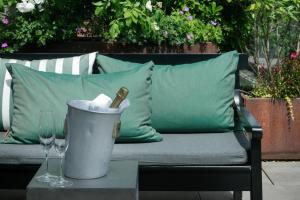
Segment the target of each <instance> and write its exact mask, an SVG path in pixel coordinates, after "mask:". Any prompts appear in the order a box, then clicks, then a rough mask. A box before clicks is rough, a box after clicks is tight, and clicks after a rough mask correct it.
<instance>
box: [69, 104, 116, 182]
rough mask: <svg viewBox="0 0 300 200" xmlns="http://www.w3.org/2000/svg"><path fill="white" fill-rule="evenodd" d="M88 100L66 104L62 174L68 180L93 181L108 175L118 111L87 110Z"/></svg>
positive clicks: (110, 109)
mask: <svg viewBox="0 0 300 200" xmlns="http://www.w3.org/2000/svg"><path fill="white" fill-rule="evenodd" d="M88 107H89V101H82V100H72V101H70V102H68V114H67V117H66V120H67V131H68V135H69V147H68V150H67V152H66V156H65V162H64V174H65V176H67V177H70V178H76V179H93V178H99V177H102V176H104V175H106V174H107V171H108V168H109V162H110V159H111V154H112V149H113V145H114V142H115V139H116V137H117V136H118V134H119V130H120V125H121V124H120V117H121V112H120V110H119V109H114V108H109V109H108V110H107V112H101V113H100V112H96V111H89V110H88Z"/></svg>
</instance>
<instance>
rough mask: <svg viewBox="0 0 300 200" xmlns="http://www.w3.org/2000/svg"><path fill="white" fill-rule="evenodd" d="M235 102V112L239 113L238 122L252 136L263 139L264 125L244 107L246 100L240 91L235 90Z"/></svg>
mask: <svg viewBox="0 0 300 200" xmlns="http://www.w3.org/2000/svg"><path fill="white" fill-rule="evenodd" d="M234 102H235V106H234V107H235V112H236V114H237V116H236V117H237V119H236V121H237V123H239V125H241V126H242V127H243V128H244V129H245V130H246V131H247V132H249V133H251V135H252V138H257V139H261V138H262V133H263V130H262V127H261V125H260V124H259V123H258V122H257V120H256V119H255V117H254V116H253V115H252V114H251V113H250V112H249V111H248V109H247V108H246V107H244V100H243V98H242V97H241V95H240V92H239V91H237V90H236V91H235V95H234Z"/></svg>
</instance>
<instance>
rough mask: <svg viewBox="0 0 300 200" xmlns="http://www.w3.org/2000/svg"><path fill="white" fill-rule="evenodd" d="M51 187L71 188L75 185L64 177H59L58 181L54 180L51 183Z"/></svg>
mask: <svg viewBox="0 0 300 200" xmlns="http://www.w3.org/2000/svg"><path fill="white" fill-rule="evenodd" d="M49 184H50V186H51V187H62V188H64V187H70V186H72V185H73V183H72V182H71V181H68V180H66V179H64V178H62V177H57V178H56V180H52V181H51V182H49Z"/></svg>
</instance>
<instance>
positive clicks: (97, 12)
mask: <svg viewBox="0 0 300 200" xmlns="http://www.w3.org/2000/svg"><path fill="white" fill-rule="evenodd" d="M103 10H104V9H103V7H97V8H96V9H95V15H97V16H101V15H102V12H103Z"/></svg>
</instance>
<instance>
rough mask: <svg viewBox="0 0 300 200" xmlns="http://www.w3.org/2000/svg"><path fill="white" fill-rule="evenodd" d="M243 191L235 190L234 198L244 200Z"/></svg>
mask: <svg viewBox="0 0 300 200" xmlns="http://www.w3.org/2000/svg"><path fill="white" fill-rule="evenodd" d="M242 198H243V192H242V191H233V200H242Z"/></svg>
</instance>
